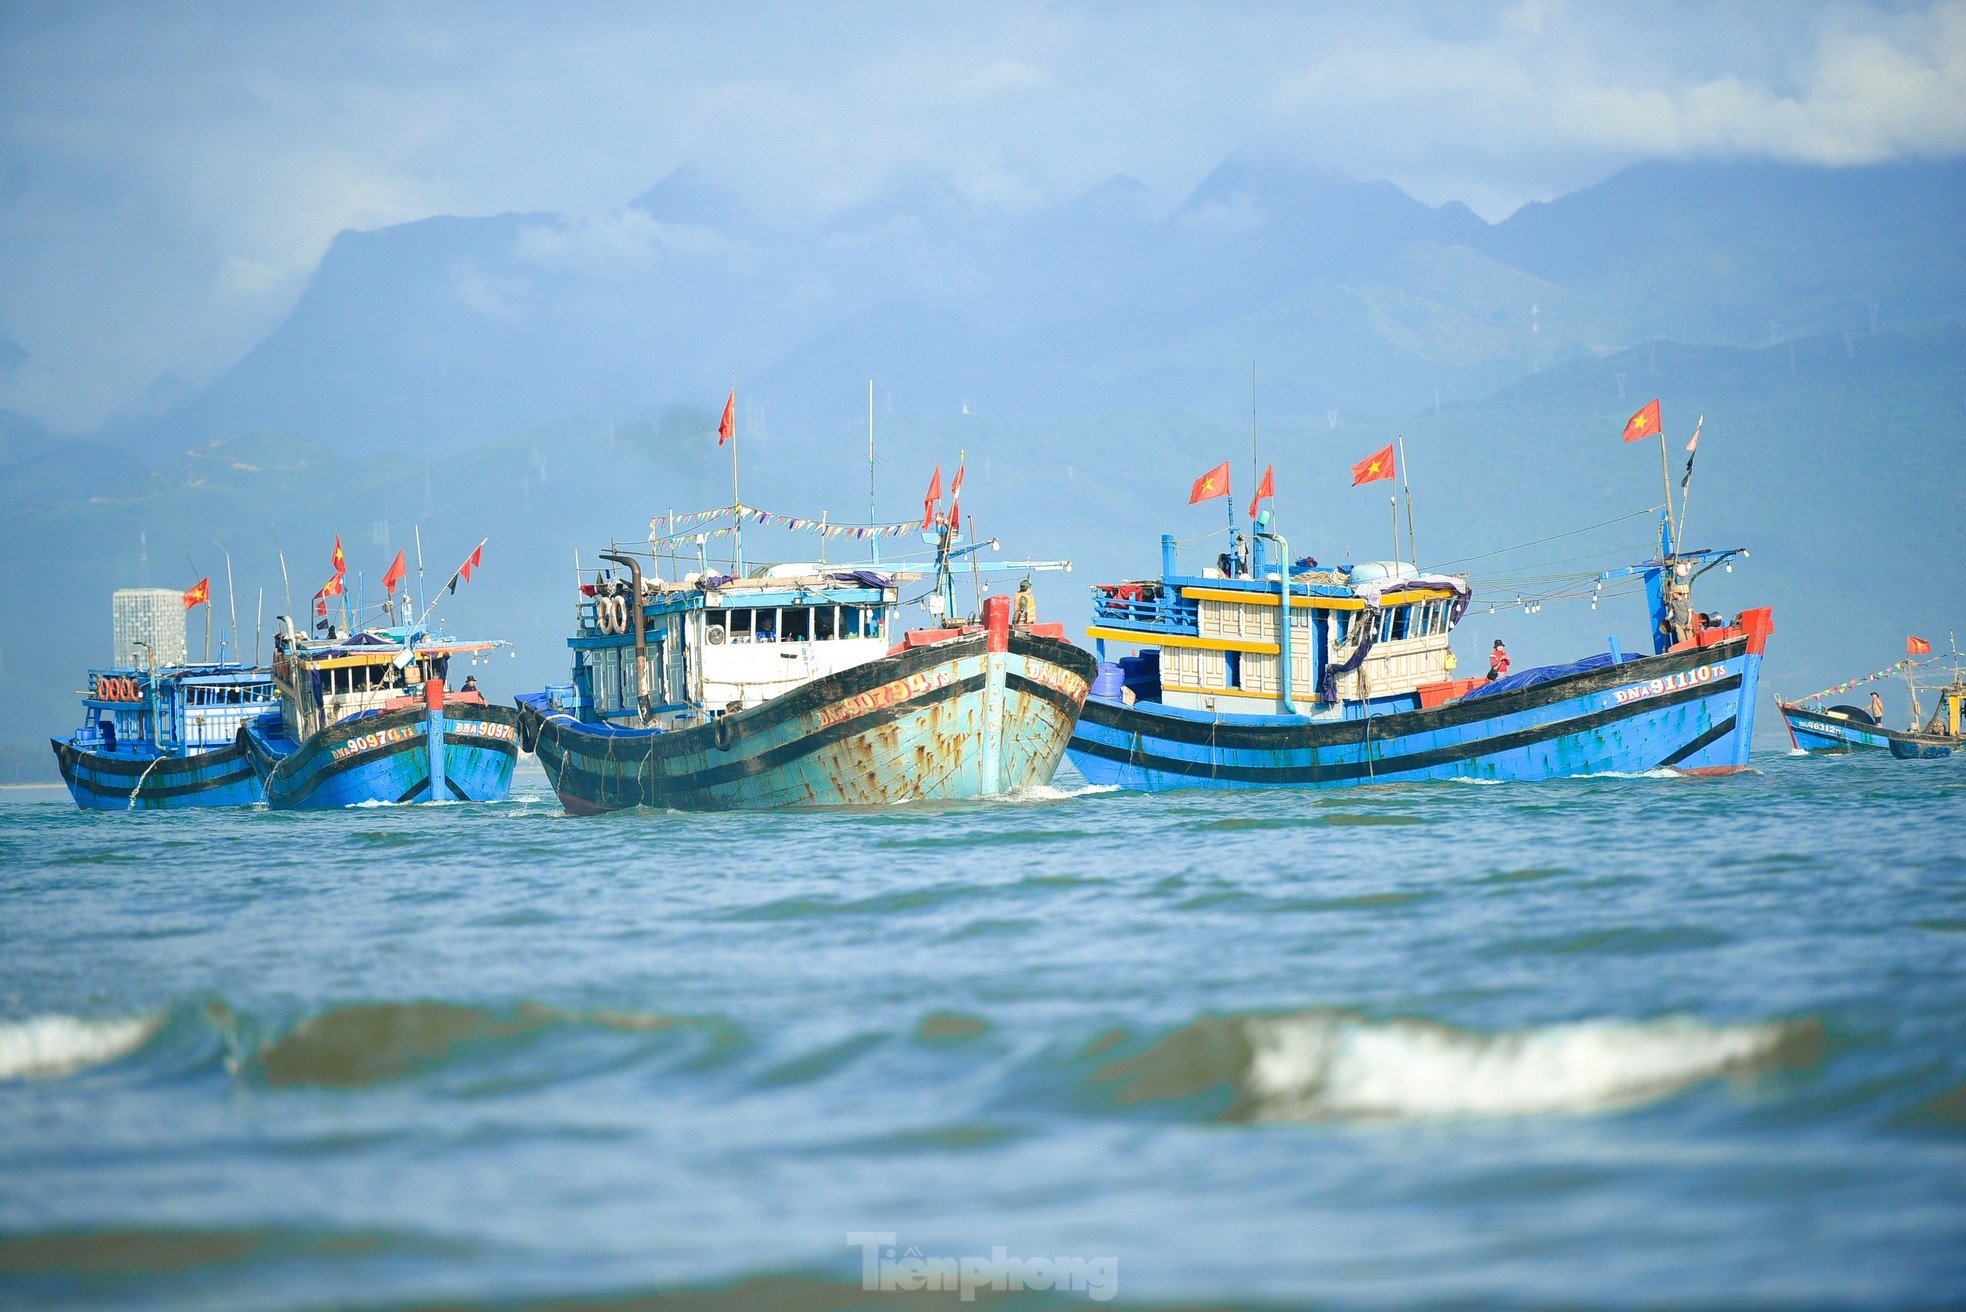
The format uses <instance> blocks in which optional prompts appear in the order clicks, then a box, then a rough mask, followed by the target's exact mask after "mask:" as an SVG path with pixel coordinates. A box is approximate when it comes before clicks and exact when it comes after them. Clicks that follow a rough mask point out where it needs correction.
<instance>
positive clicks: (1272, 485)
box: [1249, 465, 1277, 519]
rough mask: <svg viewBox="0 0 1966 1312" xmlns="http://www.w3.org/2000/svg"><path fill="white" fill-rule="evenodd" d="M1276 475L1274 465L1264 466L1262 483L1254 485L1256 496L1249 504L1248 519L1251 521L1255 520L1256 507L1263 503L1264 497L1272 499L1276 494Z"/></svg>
mask: <svg viewBox="0 0 1966 1312" xmlns="http://www.w3.org/2000/svg"><path fill="white" fill-rule="evenodd" d="M1276 473H1277V467H1276V466H1275V465H1266V466H1264V468H1263V481H1262V482H1260V483H1258V484H1257V485H1256V495H1255V497H1254V498H1252V499H1251V500H1250V503H1249V517H1250V518H1251V519H1254V518H1256V507H1257V506H1259V505H1261V504H1262V503H1263V498H1264V497H1274V496H1275V495H1276V494H1277V484H1276Z"/></svg>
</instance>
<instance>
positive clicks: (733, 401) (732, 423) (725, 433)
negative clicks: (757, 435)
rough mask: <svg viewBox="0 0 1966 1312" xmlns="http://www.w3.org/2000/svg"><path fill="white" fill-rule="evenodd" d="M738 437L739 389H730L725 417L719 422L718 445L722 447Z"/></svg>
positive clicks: (725, 407)
mask: <svg viewBox="0 0 1966 1312" xmlns="http://www.w3.org/2000/svg"><path fill="white" fill-rule="evenodd" d="M736 436H737V389H736V388H735V387H733V388H731V389H730V396H729V397H728V398H727V399H726V400H725V401H724V417H723V418H722V419H719V420H718V421H717V445H718V446H722V445H723V444H724V443H726V442H728V441H730V440H731V439H732V438H733V437H736Z"/></svg>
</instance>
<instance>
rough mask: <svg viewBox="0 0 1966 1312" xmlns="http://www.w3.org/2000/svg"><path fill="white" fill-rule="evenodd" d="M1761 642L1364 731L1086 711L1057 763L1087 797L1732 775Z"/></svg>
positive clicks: (1741, 753) (1397, 717)
mask: <svg viewBox="0 0 1966 1312" xmlns="http://www.w3.org/2000/svg"><path fill="white" fill-rule="evenodd" d="M1764 639H1765V633H1764V634H1762V635H1758V636H1757V635H1750V636H1743V637H1735V638H1730V639H1727V640H1725V641H1722V642H1719V643H1716V644H1714V645H1712V646H1708V647H1699V648H1690V649H1687V650H1684V651H1672V652H1667V653H1664V654H1662V655H1658V656H1649V657H1645V658H1642V659H1639V660H1635V661H1628V662H1625V663H1623V664H1619V665H1609V666H1605V667H1602V668H1599V669H1592V670H1587V671H1583V672H1581V673H1577V674H1572V675H1568V676H1565V677H1562V678H1558V679H1554V680H1551V681H1550V682H1547V683H1541V684H1536V685H1533V686H1530V687H1526V688H1520V689H1516V690H1514V691H1510V692H1502V693H1496V694H1493V695H1491V696H1487V697H1477V698H1472V699H1464V700H1462V701H1458V702H1449V703H1447V704H1445V705H1443V706H1438V707H1434V708H1432V709H1427V710H1415V711H1404V712H1400V713H1397V714H1392V715H1385V716H1378V717H1374V718H1372V719H1370V720H1365V719H1349V720H1313V719H1309V718H1305V717H1301V716H1299V717H1286V716H1234V715H1223V716H1214V717H1211V716H1208V715H1206V714H1203V713H1198V712H1193V711H1170V710H1168V709H1167V708H1165V707H1162V706H1159V705H1157V704H1152V703H1142V704H1140V705H1137V706H1125V705H1121V704H1118V703H1115V702H1112V701H1108V700H1104V699H1094V700H1092V701H1089V702H1087V703H1086V708H1085V714H1084V715H1083V716H1082V717H1081V719H1080V721H1079V727H1078V729H1077V730H1076V731H1075V732H1074V734H1073V737H1072V744H1071V748H1070V752H1069V755H1070V757H1071V760H1072V764H1073V765H1075V766H1076V767H1077V768H1078V770H1079V771H1080V773H1082V774H1084V775H1085V777H1086V778H1087V779H1088V780H1090V781H1092V782H1093V783H1098V784H1114V785H1117V786H1119V787H1122V788H1133V789H1143V790H1149V791H1159V790H1164V789H1176V788H1335V787H1345V786H1350V785H1356V784H1367V783H1407V782H1416V781H1420V780H1432V779H1477V780H1539V779H1557V778H1565V777H1569V776H1573V775H1587V774H1602V773H1614V772H1625V773H1639V772H1642V771H1646V770H1654V769H1658V768H1661V767H1671V768H1673V769H1677V770H1681V771H1686V772H1691V773H1728V772H1732V771H1736V770H1741V769H1744V768H1746V766H1747V761H1748V747H1749V743H1750V741H1751V740H1752V738H1753V733H1754V705H1755V692H1756V687H1757V684H1758V682H1759V678H1760V669H1761V650H1760V649H1761V645H1762V641H1763V640H1764Z"/></svg>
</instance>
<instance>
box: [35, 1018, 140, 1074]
mask: <svg viewBox="0 0 1966 1312" xmlns="http://www.w3.org/2000/svg"><path fill="white" fill-rule="evenodd" d="M163 1023H164V1021H163V1017H161V1016H131V1017H121V1018H106V1019H99V1020H89V1019H85V1018H83V1017H79V1016H34V1017H30V1018H29V1019H27V1020H17V1021H6V1022H0V1080H22V1079H36V1078H44V1077H47V1076H53V1075H72V1074H74V1073H75V1072H76V1071H80V1070H86V1069H88V1068H89V1067H91V1066H100V1065H102V1064H103V1063H104V1062H108V1061H114V1060H116V1059H117V1058H118V1057H121V1056H123V1055H124V1054H125V1053H129V1052H134V1051H135V1050H136V1049H138V1048H140V1047H142V1046H143V1045H144V1044H146V1043H148V1042H149V1041H150V1040H151V1038H152V1036H154V1035H155V1034H156V1033H157V1031H158V1030H159V1029H161V1028H162V1027H163Z"/></svg>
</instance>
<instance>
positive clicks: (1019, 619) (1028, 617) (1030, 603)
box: [1010, 579, 1038, 624]
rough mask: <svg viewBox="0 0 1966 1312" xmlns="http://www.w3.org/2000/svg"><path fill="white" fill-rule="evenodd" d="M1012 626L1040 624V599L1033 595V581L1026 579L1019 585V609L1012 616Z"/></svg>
mask: <svg viewBox="0 0 1966 1312" xmlns="http://www.w3.org/2000/svg"><path fill="white" fill-rule="evenodd" d="M1010 622H1011V623H1012V624H1036V623H1037V622H1038V599H1037V598H1036V597H1035V596H1033V595H1032V593H1031V580H1029V579H1025V580H1024V581H1023V582H1022V583H1020V584H1018V585H1017V609H1016V610H1015V611H1014V612H1013V613H1012V614H1011V617H1010Z"/></svg>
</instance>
